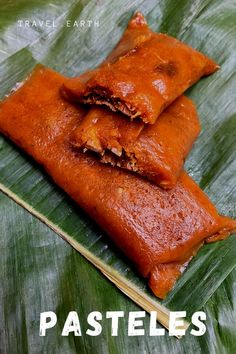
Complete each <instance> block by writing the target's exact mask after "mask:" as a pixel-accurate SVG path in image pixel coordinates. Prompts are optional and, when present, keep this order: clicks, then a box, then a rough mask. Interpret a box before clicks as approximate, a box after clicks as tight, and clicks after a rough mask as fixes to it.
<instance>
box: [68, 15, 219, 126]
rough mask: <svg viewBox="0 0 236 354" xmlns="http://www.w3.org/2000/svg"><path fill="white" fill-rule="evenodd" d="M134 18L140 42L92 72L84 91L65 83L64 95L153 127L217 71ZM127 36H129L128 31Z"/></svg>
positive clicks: (210, 63)
mask: <svg viewBox="0 0 236 354" xmlns="http://www.w3.org/2000/svg"><path fill="white" fill-rule="evenodd" d="M136 16H139V17H140V18H142V21H141V22H140V32H141V31H142V28H143V30H144V36H143V40H142V41H141V40H140V41H137V43H135V42H134V46H133V48H130V49H129V50H126V51H125V53H124V54H123V55H122V54H121V55H119V56H118V57H117V58H116V59H114V58H113V61H112V62H109V60H108V62H107V63H105V64H104V65H102V66H101V67H99V68H98V69H97V70H94V71H93V74H92V75H91V76H90V77H89V78H88V80H87V82H86V83H85V84H84V85H82V86H81V84H80V80H78V82H77V84H76V81H74V82H69V83H68V85H66V87H65V90H67V92H68V93H70V95H72V96H73V97H74V98H75V99H78V100H80V101H81V102H84V103H90V104H102V105H107V106H108V107H109V108H110V109H112V110H114V111H119V112H122V113H124V114H125V115H127V116H129V117H130V118H131V119H133V118H140V119H142V120H143V121H144V122H145V123H150V124H153V123H155V121H156V120H157V118H158V116H159V115H160V114H161V113H162V111H163V110H164V109H165V108H166V107H167V106H168V105H169V104H170V103H171V102H173V101H174V100H175V99H176V98H177V97H179V96H180V95H181V94H182V93H183V92H184V91H186V90H187V89H188V88H189V87H190V86H191V85H193V84H194V83H195V82H197V81H198V80H199V79H200V78H201V77H202V76H205V75H209V74H212V73H214V72H215V71H216V70H217V69H218V68H219V66H218V65H217V64H216V63H215V62H214V61H213V60H211V59H209V58H208V57H206V56H205V55H204V54H202V53H200V52H198V51H197V50H194V49H193V48H191V47H189V46H188V45H186V44H185V43H183V42H180V41H179V40H177V39H175V38H173V37H171V36H168V35H166V34H162V33H154V32H150V30H149V32H148V29H147V25H146V23H145V20H144V18H143V17H142V15H141V14H139V15H136ZM132 21H133V22H132ZM132 21H131V24H132V23H135V17H134V19H133V20H132ZM136 22H137V23H139V21H137V20H136ZM136 26H138V25H137V24H136ZM127 31H132V25H130V26H129V27H128V29H127ZM127 31H126V32H127ZM134 36H135V34H134ZM139 38H140V35H139ZM126 49H128V46H127V47H126ZM117 51H118V52H119V50H117Z"/></svg>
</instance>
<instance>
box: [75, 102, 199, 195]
mask: <svg viewBox="0 0 236 354" xmlns="http://www.w3.org/2000/svg"><path fill="white" fill-rule="evenodd" d="M117 115H118V114H117V113H114V112H112V111H109V110H108V109H106V108H101V107H96V108H92V109H91V110H90V111H89V112H88V114H87V115H86V116H85V117H84V119H83V120H82V122H81V123H80V125H79V126H78V128H77V129H76V130H75V134H74V137H73V143H74V145H75V146H77V147H78V148H86V149H90V150H93V151H96V152H98V153H99V154H100V156H101V158H100V160H101V161H102V162H104V163H109V164H111V165H113V166H118V167H122V168H125V169H128V170H131V171H134V172H137V173H139V174H141V175H143V176H145V177H147V178H148V179H150V180H151V181H153V182H155V183H156V184H157V185H160V186H161V187H162V188H165V189H169V188H173V187H174V185H175V184H176V182H177V179H178V177H179V175H180V172H181V170H182V168H183V164H184V161H185V158H186V157H187V155H188V153H189V151H190V149H191V147H192V144H193V142H194V140H195V139H196V137H197V136H198V134H199V132H200V122H199V119H198V115H197V111H196V108H195V106H194V104H193V102H192V101H191V100H190V99H188V98H187V97H185V96H180V98H178V99H177V100H175V102H174V103H172V104H171V105H170V106H169V107H168V108H167V109H166V110H165V111H164V112H163V113H162V114H161V116H160V117H159V119H158V120H157V121H156V123H155V124H153V125H151V124H148V125H147V124H144V123H142V122H138V121H134V122H129V121H128V120H127V119H126V118H125V117H123V116H122V115H121V114H120V113H119V117H117Z"/></svg>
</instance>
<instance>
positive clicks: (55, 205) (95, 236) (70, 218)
mask: <svg viewBox="0 0 236 354" xmlns="http://www.w3.org/2000/svg"><path fill="white" fill-rule="evenodd" d="M3 3H4V2H3ZM6 3H7V2H5V4H6ZM13 3H14V2H13ZM62 3H63V2H62ZM15 4H18V5H17V6H16V8H17V10H16V14H17V16H20V17H27V16H28V15H27V14H28V11H29V12H30V13H31V16H32V18H35V17H36V18H38V17H39V18H46V17H47V16H50V14H48V12H49V10H48V9H49V8H50V9H51V7H53V6H49V5H50V4H52V3H48V2H43V1H42V2H38V1H35V2H34V1H33V2H31V6H30V5H28V6H27V5H26V2H15ZM57 4H58V3H57ZM53 5H55V4H53ZM63 6H64V7H63ZM63 6H62V7H59V9H58V8H57V10H56V14H57V15H58V18H59V20H58V25H57V27H56V28H54V29H53V30H50V31H49V30H47V31H43V32H42V33H35V32H34V33H32V34H30V33H28V31H26V30H25V31H23V32H22V33H19V34H18V36H17V38H18V44H17V45H18V47H17V45H16V46H15V49H14V48H10V47H11V46H14V44H13V41H10V40H9V38H11V36H12V35H13V34H15V33H16V32H15V31H16V28H15V27H14V26H15V21H16V17H14V16H13V13H14V11H15V10H13V9H12V10H9V9H8V10H7V13H6V14H5V17H4V16H2V14H1V16H2V18H5V19H4V21H5V22H4V23H5V25H4V26H2V27H0V32H1V35H2V38H3V42H4V43H5V47H4V48H5V49H4V51H5V52H6V53H7V54H5V57H4V56H2V57H0V59H2V60H3V61H2V63H1V64H0V78H1V79H0V80H1V81H0V82H1V88H0V94H1V97H3V96H4V94H6V93H7V92H8V91H9V90H10V89H11V88H12V87H13V86H14V85H15V83H16V82H17V81H21V80H22V79H23V78H24V77H25V75H26V74H27V73H28V72H29V71H30V70H31V69H32V68H33V66H34V65H35V63H36V62H37V61H40V62H43V63H44V64H46V65H48V66H50V67H52V68H54V69H56V70H58V71H60V72H62V73H63V74H65V75H68V76H69V75H77V74H79V73H81V72H82V71H84V70H87V69H89V68H91V67H94V66H96V65H98V63H99V62H101V61H102V60H103V59H104V57H105V56H106V54H107V53H108V52H109V51H110V50H111V49H112V47H113V46H114V45H115V44H116V42H117V40H118V39H119V37H120V35H121V34H122V31H123V30H124V28H125V26H126V24H127V22H128V20H129V18H130V16H131V15H132V13H133V12H134V11H135V10H137V9H140V10H141V11H143V13H144V14H145V15H146V16H147V19H148V22H149V23H150V25H151V27H152V29H153V30H155V31H162V32H167V33H169V34H171V35H174V36H176V37H178V38H180V39H183V40H184V41H186V42H187V43H189V44H191V45H192V46H193V47H196V48H198V49H200V50H202V51H204V52H205V53H206V54H208V55H209V56H211V57H213V58H214V59H215V60H216V61H218V63H219V64H220V65H221V67H222V68H221V71H220V72H218V73H217V74H215V75H214V77H210V78H207V79H204V80H202V81H201V82H199V83H198V84H197V85H195V86H194V87H193V88H192V89H191V90H189V92H188V95H189V96H190V97H191V98H193V99H194V100H195V102H196V104H197V108H198V111H199V114H200V117H201V122H202V134H201V136H200V138H199V139H198V141H197V143H196V144H195V147H194V150H193V151H192V153H191V155H190V157H189V159H188V161H187V163H186V169H187V170H188V172H189V173H190V174H191V175H192V176H193V178H194V179H195V180H196V181H197V182H198V183H199V184H200V185H201V187H202V188H203V189H204V190H205V191H206V192H207V193H208V195H209V196H210V197H211V199H212V200H213V201H214V202H215V203H216V205H217V207H218V209H219V210H220V212H221V213H224V214H227V215H230V216H235V196H236V187H235V186H236V183H235V182H236V179H235V175H236V174H235V172H236V166H235V165H236V164H235V156H234V155H235V144H236V139H235V129H236V123H235V107H234V100H233V97H232V92H233V85H234V79H235V78H234V73H235V66H236V62H235V56H234V53H235V46H236V43H235V41H234V38H235V35H236V28H235V25H234V22H235V21H234V20H235V14H236V8H235V5H234V2H233V1H224V2H221V1H200V2H199V1H191V2H190V1H165V2H162V1H148V2H141V1H131V2H125V1H117V2H115V3H114V2H109V1H103V2H101V1H87V2H79V3H78V2H76V1H74V2H73V1H71V2H69V5H68V2H67V4H64V5H63ZM6 8H7V6H6ZM37 9H39V10H40V11H37ZM37 16H38V17H37ZM51 16H52V17H53V16H54V15H53V14H51ZM55 16H56V15H55ZM52 17H51V18H52ZM68 18H69V19H71V20H72V21H74V20H78V21H79V20H80V19H83V20H86V19H91V18H93V19H95V18H96V19H99V21H100V26H99V27H96V28H95V27H90V28H89V27H87V28H79V29H78V28H72V27H70V28H68V27H66V25H65V24H66V20H67V19H68ZM26 32H27V33H28V34H27V38H26V39H24V38H25V36H26ZM39 32H40V31H39ZM8 42H9V45H7V43H8ZM32 42H33V43H32ZM19 43H20V44H19ZM28 43H32V44H30V45H27V44H28ZM25 45H27V46H26V47H25ZM6 48H9V50H8V51H7V50H6ZM21 48H22V49H21ZM19 49H21V50H20V51H18V52H17V50H19ZM14 52H16V53H15V54H14V55H12V56H10V57H7V58H6V56H9V55H10V54H12V53H14ZM0 166H1V169H0V183H1V187H0V188H1V190H2V191H4V192H5V193H6V194H7V195H9V196H10V197H11V198H12V199H14V200H15V201H17V203H19V204H21V205H22V206H24V207H25V208H26V209H28V210H29V211H30V212H31V213H32V214H33V215H35V216H37V217H39V218H40V219H41V220H42V221H43V222H45V223H46V224H48V226H50V227H51V228H52V229H54V230H55V231H56V232H57V233H59V234H60V235H61V236H63V237H64V238H66V239H67V241H69V242H70V243H71V244H72V245H73V246H74V247H75V248H76V249H79V250H80V252H82V253H83V254H84V255H85V256H88V254H89V255H90V256H91V255H92V256H95V257H96V259H95V258H93V257H92V258H91V257H90V261H92V262H93V261H94V260H95V263H96V265H97V266H98V263H97V260H99V261H100V263H99V265H100V266H101V267H102V270H103V271H104V269H105V273H107V269H109V272H110V273H109V272H108V273H109V274H106V275H107V276H108V277H110V278H111V276H112V277H113V278H112V280H113V281H115V280H114V275H115V278H116V279H117V277H118V276H120V277H121V278H120V279H122V281H125V284H126V285H127V284H128V285H129V286H130V284H131V285H132V286H131V288H134V287H135V289H136V293H138V294H141V296H142V304H143V303H144V302H145V301H147V302H145V303H146V305H145V306H146V307H145V306H144V307H145V309H147V310H150V306H151V308H153V307H154V308H157V309H158V310H159V312H160V313H162V314H163V315H166V309H175V310H182V309H184V310H187V313H188V315H189V316H190V315H191V313H192V312H194V311H196V310H197V309H199V308H200V307H202V306H203V305H204V304H205V303H206V302H207V300H208V299H209V298H210V297H211V296H212V294H213V293H214V291H215V290H216V289H217V288H218V287H219V285H220V284H221V283H222V281H223V280H224V279H225V278H226V277H227V275H228V274H229V273H230V272H231V270H232V269H233V268H234V267H235V264H236V262H235V256H236V247H235V245H236V241H235V237H231V238H229V239H228V240H226V241H223V242H219V243H217V244H212V245H207V246H204V248H203V249H202V250H201V252H200V253H199V254H198V256H197V257H196V258H195V259H194V260H193V262H191V265H190V267H189V268H188V270H187V271H186V272H185V273H184V275H183V276H182V277H181V279H180V280H179V281H178V283H177V285H176V286H175V288H174V290H173V291H172V292H171V293H170V295H169V296H168V298H167V299H166V300H165V301H164V302H159V301H157V300H156V299H155V298H154V297H152V295H151V293H150V292H149V290H148V289H147V287H146V285H145V282H144V281H143V280H142V279H140V278H139V277H138V276H137V275H136V272H135V271H133V269H132V268H131V267H130V265H129V262H128V261H127V260H126V259H125V258H124V257H123V256H122V255H121V254H120V253H119V252H118V251H117V249H116V248H115V247H114V246H113V245H112V244H110V242H109V240H107V238H106V237H105V235H103V233H102V231H101V230H100V229H98V227H97V226H96V225H95V224H94V223H93V222H92V221H91V220H90V219H89V218H88V217H87V216H86V215H84V213H83V212H82V211H81V210H80V209H79V208H78V207H77V206H76V205H74V204H73V203H72V202H71V200H69V198H67V197H66V196H65V195H64V193H63V192H62V191H60V190H59V189H58V188H57V187H56V186H55V185H54V184H53V183H52V182H51V181H50V179H49V178H48V177H47V176H46V175H45V174H44V172H43V171H42V170H41V169H40V168H39V167H38V166H37V165H36V164H35V163H34V162H33V161H32V160H31V159H30V158H29V157H27V156H26V155H24V154H23V153H22V152H20V151H19V150H18V149H17V148H15V147H14V146H13V145H12V144H11V143H10V142H8V141H6V139H4V138H1V141H0ZM48 232H49V231H48ZM28 233H29V231H28ZM25 242H26V241H25ZM24 244H25V243H24V242H23V244H22V245H24ZM81 246H83V247H81ZM65 247H66V246H65ZM49 248H50V247H49ZM26 249H28V252H29V253H30V252H31V251H30V247H29V245H28V246H26ZM45 249H47V247H45ZM85 251H88V252H85ZM71 252H72V251H71ZM72 254H73V258H77V257H78V256H77V257H75V254H74V253H72ZM21 255H22V253H21ZM17 256H18V257H17V258H16V259H15V260H12V262H16V260H17V259H18V258H19V257H20V253H19V254H18V252H17ZM22 257H23V256H22ZM52 257H53V256H52ZM71 257H72V256H71ZM71 257H69V259H70V258H71ZM11 258H14V257H13V255H12V256H11ZM87 258H89V257H87ZM9 259H10V258H9ZM19 259H21V258H19ZM26 259H27V257H26ZM79 259H80V258H79ZM24 262H26V261H25V260H24ZM72 263H73V262H72ZM53 264H55V260H54V263H53V262H52V265H53ZM26 266H27V264H26ZM107 266H109V268H106V267H107ZM55 267H56V264H55ZM66 268H67V267H66ZM3 269H4V268H3ZM28 269H31V267H29V268H28ZM76 269H78V272H79V270H80V268H79V267H76V265H75V264H74V263H73V266H71V270H70V272H71V275H70V276H72V275H73V276H74V273H75V270H76ZM70 272H69V274H70ZM91 272H92V271H91ZM3 274H4V273H3ZM26 274H27V273H26ZM45 274H47V270H45ZM232 274H234V273H232ZM232 274H231V275H230V279H231V280H232V279H234V278H233V276H232ZM29 276H30V273H28V275H27V278H28V277H29ZM37 276H38V274H36V275H33V274H32V279H34V281H35V283H36V282H37V281H39V280H36V279H37ZM58 276H59V275H58ZM67 276H68V274H67ZM69 279H70V277H69ZM227 280H228V278H227ZM40 281H41V282H43V281H44V280H43V279H40ZM45 281H46V280H45ZM88 281H89V280H88ZM71 282H72V280H71ZM90 282H92V281H91V280H90ZM127 282H128V283H127ZM225 284H231V285H229V286H228V288H229V289H230V290H231V291H232V292H233V290H232V286H233V281H231V282H229V283H228V282H225ZM117 285H118V286H119V285H120V283H119V284H117ZM91 287H92V284H91ZM72 288H73V287H72ZM89 288H90V285H89ZM226 288H227V286H226ZM56 289H58V288H57V287H55V289H54V290H53V292H54V291H55V290H56ZM222 289H223V288H222ZM123 290H124V287H123ZM126 290H127V288H126ZM112 291H115V290H112ZM6 293H8V296H9V295H10V292H9V291H8V292H6ZM81 293H82V290H81ZM221 293H222V294H224V291H223V290H222V291H221V292H220V291H219V294H221ZM20 294H22V293H21V292H20ZM222 294H221V295H219V299H222V297H221V296H223V295H222ZM128 295H129V296H130V297H132V298H133V299H134V300H135V301H136V302H138V303H140V301H139V299H137V298H135V294H133V293H132V294H128ZM74 296H75V294H74ZM114 296H115V295H114ZM227 296H228V295H227ZM216 298H217V297H216ZM45 299H46V298H45ZM73 299H74V298H73ZM144 299H145V301H144ZM23 300H26V299H25V298H24V296H23ZM55 301H56V299H55ZM221 301H222V300H221ZM232 302H233V298H232V297H230V299H229V304H230V305H232ZM26 304H27V301H26V302H25V303H24V302H23V305H25V306H26ZM72 304H74V302H73V301H72ZM90 306H91V304H90ZM133 306H134V305H133ZM56 307H57V305H55V304H54V307H53V308H56ZM3 308H4V307H3ZM229 308H230V306H229ZM29 309H30V306H28V311H29ZM207 309H208V310H207V311H208V312H209V313H210V314H211V317H212V323H211V327H210V330H211V333H210V334H211V336H213V340H214V341H215V344H211V345H210V344H209V343H208V341H209V340H210V339H209V338H208V340H207V336H204V338H202V339H199V340H193V339H192V338H190V339H191V340H190V339H189V343H188V342H187V340H185V338H184V339H182V340H181V341H183V342H184V341H185V342H186V343H187V344H186V345H185V347H186V348H188V346H189V345H191V348H193V347H192V345H193V344H192V343H195V346H196V347H197V348H199V350H203V348H205V347H206V348H208V349H209V348H210V349H211V350H214V351H216V352H217V348H218V346H217V343H219V344H220V345H222V348H226V350H228V349H230V350H231V349H232V348H233V344H232V343H233V341H232V340H231V339H230V338H231V337H232V336H231V333H230V329H228V330H227V329H226V330H225V334H224V335H223V337H224V338H223V339H222V338H221V335H220V331H219V330H218V328H217V325H216V323H214V320H213V319H214V318H216V317H217V316H215V317H214V315H215V313H214V311H216V307H214V306H210V305H209V307H208V308H207ZM4 310H5V309H4ZM4 312H5V311H4ZM6 313H7V309H6ZM167 315H168V313H167ZM19 320H20V321H22V323H20V324H19V326H21V325H22V326H21V327H22V328H23V331H25V332H24V338H25V340H26V339H27V330H28V323H27V322H26V320H25V319H24V314H20V315H19ZM160 320H161V321H162V322H163V323H164V324H165V319H164V320H163V318H160ZM230 328H231V327H230ZM232 328H233V327H232ZM232 328H231V329H232ZM20 334H22V333H20ZM7 336H9V333H8V334H7ZM58 338H59V337H58ZM214 338H215V339H214ZM54 341H55V339H54ZM58 341H59V339H57V342H58ZM191 341H192V342H191ZM91 342H92V341H91ZM151 342H152V343H156V342H157V340H156V341H154V340H152V341H151ZM81 343H82V342H81ZM114 343H115V342H113V344H112V348H113V349H114V348H116V346H115V344H114ZM158 343H162V345H163V348H165V349H163V352H164V350H166V351H167V348H170V347H171V346H172V345H173V349H174V350H176V351H178V350H182V348H181V347H180V345H179V344H171V343H172V340H168V341H167V342H166V343H165V342H164V339H163V340H159V339H158ZM173 343H175V342H173ZM190 343H191V344H190ZM207 343H208V344H207ZM22 345H23V344H22ZM25 345H26V347H27V348H29V345H28V344H25ZM145 345H147V344H145ZM150 345H151V344H150ZM153 345H154V344H153ZM175 345H176V347H175ZM183 345H184V344H183ZM84 346H85V347H86V344H84ZM227 346H228V347H227ZM82 347H83V345H82V344H81V347H80V351H82V350H83V349H81V348H82ZM5 348H6V347H5ZM148 348H149V350H150V351H152V350H151V347H149V345H148ZM200 348H202V349H200ZM222 348H221V349H222ZM210 349H209V350H210ZM94 350H96V347H95V346H94ZM115 350H116V349H114V351H115ZM137 350H139V349H137ZM206 350H207V349H206ZM222 350H223V349H222ZM222 350H221V351H220V352H222ZM72 351H73V349H72ZM11 352H12V351H11ZM100 352H101V353H103V351H102V348H101V347H100ZM105 352H106V351H105ZM124 352H125V351H124ZM137 352H138V351H137ZM140 352H141V351H140ZM181 352H182V351H181ZM203 352H206V351H203ZM209 352H210V351H209ZM211 352H212V351H211ZM226 352H227V351H226ZM232 352H234V351H233V350H232Z"/></svg>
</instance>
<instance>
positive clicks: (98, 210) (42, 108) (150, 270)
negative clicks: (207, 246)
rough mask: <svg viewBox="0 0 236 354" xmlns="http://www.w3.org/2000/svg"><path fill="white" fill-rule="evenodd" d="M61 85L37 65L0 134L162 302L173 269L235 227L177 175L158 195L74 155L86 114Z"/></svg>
mask: <svg viewBox="0 0 236 354" xmlns="http://www.w3.org/2000/svg"><path fill="white" fill-rule="evenodd" d="M65 80H66V78H65V77H63V76H61V75H60V74H58V73H56V72H54V71H52V70H50V69H47V68H44V67H42V66H38V67H36V69H35V70H34V72H33V73H32V74H31V75H30V77H29V78H28V79H27V80H26V81H25V82H24V84H23V85H22V86H21V87H20V88H18V89H17V90H16V91H15V92H13V93H12V94H11V95H10V96H9V97H7V98H6V99H5V100H4V101H3V102H2V103H1V104H0V130H1V132H2V133H3V134H5V135H6V136H8V137H9V138H10V139H11V140H13V141H14V142H15V143H16V144H18V145H19V146H20V147H21V148H22V149H23V150H25V151H26V152H27V153H28V154H30V155H31V156H32V157H33V158H34V159H35V160H36V161H37V162H38V163H40V164H41V165H42V166H43V167H44V168H45V170H46V171H47V172H48V173H49V175H50V176H51V177H52V178H53V180H54V181H55V183H56V184H58V185H59V186H60V187H61V188H63V189H64V190H65V191H66V192H67V193H68V194H69V195H70V196H71V197H72V198H73V199H74V200H75V201H76V202H77V203H78V204H79V205H80V206H81V207H82V208H83V209H84V210H85V211H86V212H87V213H88V214H89V215H90V216H91V217H92V218H93V219H94V220H96V222H97V223H98V224H99V225H100V226H101V227H102V228H103V229H104V230H105V231H106V233H107V234H108V235H109V236H110V238H111V239H112V240H113V241H114V242H115V243H116V245H117V246H118V247H120V249H121V250H122V251H123V252H124V253H125V254H126V256H127V257H128V258H129V259H130V260H131V261H132V262H133V263H134V264H135V266H136V268H137V269H138V271H139V273H140V274H141V275H142V276H144V277H147V278H148V279H149V284H150V287H151V289H152V290H153V291H154V293H155V294H156V296H159V297H162V298H163V297H165V296H166V294H167V293H168V292H169V291H170V290H171V288H172V287H173V285H174V283H175V281H176V279H177V278H178V277H179V275H180V274H181V271H182V268H183V267H182V268H181V267H180V265H181V266H183V265H184V266H186V264H187V262H188V261H189V259H190V258H191V257H192V255H193V254H195V253H196V250H197V249H198V248H199V247H200V246H201V245H202V244H203V242H205V241H206V242H207V241H208V240H211V238H212V240H213V241H215V240H217V239H218V238H219V239H222V238H225V237H226V236H228V235H229V234H230V233H231V232H232V231H233V230H235V229H236V222H235V221H233V220H231V219H230V218H227V217H223V216H219V215H218V213H217V210H216V209H215V207H214V205H213V204H212V203H211V202H210V200H209V199H208V197H207V196H206V195H205V194H204V193H203V192H202V191H201V189H200V188H199V187H198V186H197V184H196V183H195V182H194V181H193V180H192V179H191V178H190V177H189V176H188V175H187V174H186V173H184V172H183V173H182V174H181V176H180V178H179V181H178V182H177V184H176V186H175V187H174V188H173V189H172V190H169V191H165V190H163V189H161V188H159V187H158V186H156V185H155V184H153V183H151V182H149V181H147V180H145V179H143V178H141V177H139V176H137V175H134V174H132V173H129V172H128V171H125V170H121V169H118V168H114V167H110V166H108V165H104V164H101V163H99V162H98V161H97V159H95V158H94V157H93V156H89V155H87V154H83V153H80V152H78V151H75V149H74V148H73V147H72V146H71V143H70V140H71V134H72V133H73V131H74V130H75V129H76V127H77V126H78V123H79V122H80V120H81V119H83V116H84V114H85V111H84V109H82V108H81V107H80V106H76V105H72V104H70V103H68V102H67V101H65V100H64V99H62V98H61V96H60V93H59V90H60V87H61V85H62V83H63V82H65ZM39 93H40V94H39ZM176 269H177V270H176Z"/></svg>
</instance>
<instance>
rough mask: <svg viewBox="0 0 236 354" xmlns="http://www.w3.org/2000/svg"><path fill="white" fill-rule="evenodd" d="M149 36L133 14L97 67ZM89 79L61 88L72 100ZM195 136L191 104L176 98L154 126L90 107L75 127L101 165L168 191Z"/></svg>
mask: <svg viewBox="0 0 236 354" xmlns="http://www.w3.org/2000/svg"><path fill="white" fill-rule="evenodd" d="M152 33H153V32H152V31H151V30H150V29H149V28H148V26H147V24H146V22H145V19H144V18H143V16H142V15H141V14H140V13H137V14H136V15H135V16H134V17H133V18H132V19H131V21H130V22H129V25H128V27H127V29H126V31H125V32H124V34H123V36H122V38H121V40H120V41H119V43H118V45H117V46H116V47H115V49H113V51H112V52H111V54H110V55H109V56H108V58H107V59H106V60H105V62H103V63H102V64H101V66H104V65H105V64H106V63H108V62H113V61H114V60H115V59H117V58H118V57H119V56H121V55H124V53H126V52H127V51H128V50H130V49H132V48H134V47H135V46H137V45H138V44H140V43H143V42H145V41H147V40H149V39H150V38H151V36H152ZM91 75H93V72H91V71H90V72H87V73H85V74H82V75H81V76H80V77H79V78H75V79H71V80H68V81H67V82H66V84H65V85H64V90H63V93H64V95H65V96H66V98H69V99H71V100H72V101H73V100H76V96H74V91H76V90H77V89H78V85H80V86H81V87H83V85H85V84H84V83H85V82H86V80H88V78H89V77H91ZM84 87H85V86H84ZM199 132H200V124H199V119H198V115H197V112H196V109H195V107H194V105H193V103H192V102H191V101H190V100H189V99H187V98H186V97H180V98H179V99H177V100H176V102H174V103H173V104H172V105H171V106H170V107H169V108H167V109H166V110H165V111H164V112H163V113H162V114H161V116H160V117H159V119H158V120H157V121H156V123H155V124H153V125H149V124H145V123H143V122H142V121H137V120H135V121H133V122H130V121H129V120H128V119H126V117H125V116H124V115H123V114H121V113H115V112H112V111H111V110H110V109H107V108H104V107H95V106H93V107H92V108H91V109H90V111H89V112H88V114H87V115H86V116H85V117H84V119H83V120H82V121H81V123H80V124H79V126H78V129H76V131H75V134H74V137H73V143H74V145H75V146H77V147H78V148H83V149H84V148H85V149H89V150H93V151H95V152H97V153H99V154H100V156H101V159H100V161H102V162H104V163H110V164H111V165H113V166H115V165H116V166H119V167H122V168H126V169H128V170H132V171H134V172H137V173H139V174H141V175H143V176H145V177H147V178H149V179H150V180H152V181H154V182H155V183H156V184H158V185H161V186H162V187H163V188H172V187H173V186H174V185H175V183H176V181H177V178H178V177H179V174H180V172H181V170H182V168H183V163H184V160H185V158H186V156H187V155H188V153H189V151H190V149H191V147H192V144H193V142H194V140H195V139H196V137H197V136H198V134H199Z"/></svg>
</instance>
